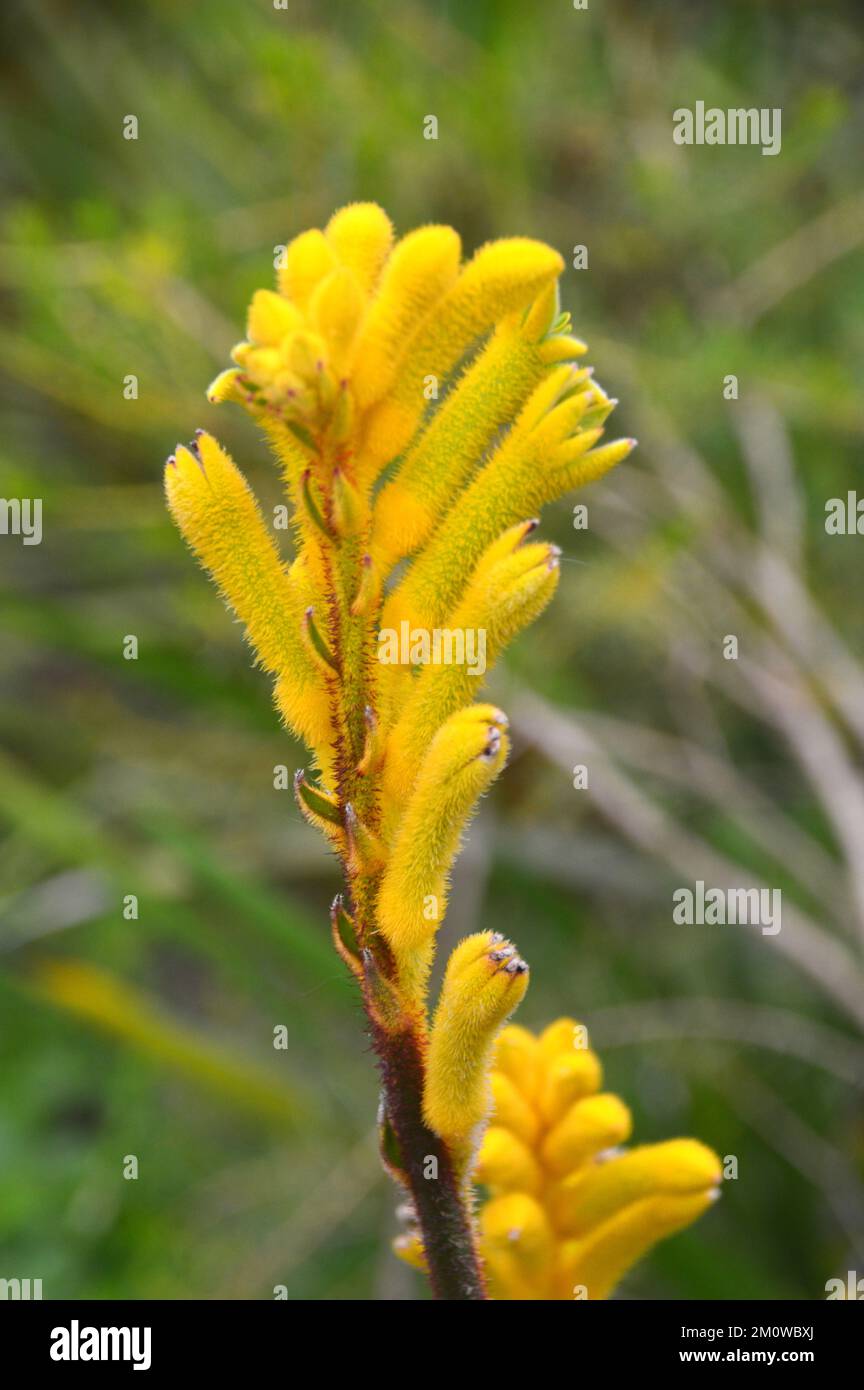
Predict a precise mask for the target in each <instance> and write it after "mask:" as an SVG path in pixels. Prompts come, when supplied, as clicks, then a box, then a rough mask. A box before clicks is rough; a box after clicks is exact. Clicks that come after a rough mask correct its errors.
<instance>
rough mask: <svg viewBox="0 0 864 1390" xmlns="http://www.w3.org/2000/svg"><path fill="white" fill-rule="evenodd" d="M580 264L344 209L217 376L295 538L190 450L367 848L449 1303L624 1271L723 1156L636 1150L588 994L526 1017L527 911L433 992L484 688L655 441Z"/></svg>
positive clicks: (325, 824) (369, 992) (611, 1281)
mask: <svg viewBox="0 0 864 1390" xmlns="http://www.w3.org/2000/svg"><path fill="white" fill-rule="evenodd" d="M563 269H564V262H563V259H562V257H561V256H560V255H559V253H558V252H557V251H556V250H555V249H554V248H552V247H551V246H547V245H545V244H544V243H542V242H540V241H535V240H531V239H529V238H526V237H512V238H509V239H505V240H499V241H492V242H490V243H488V244H487V245H485V246H482V247H480V249H479V250H478V251H477V252H476V253H475V254H474V255H473V257H470V258H469V259H467V260H466V261H465V262H464V263H463V260H462V244H461V241H460V238H459V236H458V234H457V233H456V232H455V231H454V230H453V229H452V228H450V227H446V226H438V225H430V226H425V227H420V228H418V229H416V230H415V231H411V232H409V233H408V234H407V235H406V236H403V237H402V238H400V239H396V238H395V234H394V230H393V226H392V224H391V222H390V219H389V218H388V216H387V214H386V213H385V212H384V211H383V210H382V209H381V208H379V207H378V206H377V205H376V204H374V203H368V202H358V203H352V204H351V205H349V206H348V207H345V208H341V209H339V210H337V211H336V212H335V213H334V214H333V216H332V217H331V218H330V220H329V221H328V222H327V225H326V227H324V228H313V229H311V230H308V231H304V232H301V233H300V234H299V235H297V236H295V237H294V238H293V240H290V241H289V242H288V243H287V246H286V248H285V251H284V255H283V258H282V262H281V264H280V266H279V269H278V272H277V278H276V283H275V285H273V286H272V287H269V288H262V289H259V290H256V292H255V293H254V295H253V296H252V300H251V303H250V305H249V310H248V313H247V316H246V337H245V339H244V340H243V341H242V342H240V343H238V344H237V346H236V347H235V348H234V350H233V352H232V354H231V359H232V360H231V362H230V364H227V365H226V368H225V370H224V371H222V372H221V373H220V374H219V375H218V376H217V377H216V379H215V381H214V382H213V383H212V384H211V386H210V387H209V390H208V398H209V399H210V400H211V401H212V402H214V403H230V404H232V405H240V406H241V408H242V409H244V410H245V411H247V412H248V413H249V414H250V415H251V417H252V418H253V420H254V421H255V423H256V424H257V425H258V427H259V428H260V430H261V432H262V433H263V435H264V438H265V440H266V442H267V444H268V446H269V449H270V451H271V452H272V454H273V456H274V460H275V463H276V467H277V470H278V473H279V475H280V480H281V484H282V488H283V492H284V496H285V499H286V503H287V514H288V520H289V522H290V526H291V536H292V540H293V554H292V557H291V559H290V562H289V560H288V559H287V558H286V557H285V556H283V554H282V553H281V550H280V546H279V544H278V539H279V537H278V533H277V532H275V530H271V528H270V527H269V526H268V525H267V524H266V522H265V515H264V513H263V512H262V509H261V507H260V506H259V504H258V502H257V501H256V499H255V497H254V495H253V492H252V490H251V488H250V487H249V485H248V483H247V481H246V479H245V478H244V477H243V475H242V473H241V472H240V470H239V469H238V468H237V467H236V465H235V464H234V462H233V461H232V460H231V459H230V458H229V456H228V455H227V454H226V453H225V451H224V450H223V449H222V448H221V446H220V445H219V444H218V443H217V441H216V440H215V439H214V438H213V437H212V436H211V435H209V434H207V433H204V432H203V431H199V432H198V433H197V434H196V436H195V439H194V441H193V443H192V444H190V445H189V446H188V447H184V446H180V447H178V448H177V449H176V451H175V453H174V454H173V455H172V456H171V458H170V459H169V460H168V464H167V466H166V469H165V493H166V498H167V502H168V507H169V510H170V512H171V515H172V517H173V519H174V521H175V522H176V523H177V526H178V527H179V529H180V531H181V533H182V535H183V536H184V538H185V540H186V541H187V543H188V545H189V547H190V548H191V550H192V551H193V553H194V555H195V556H196V558H197V559H198V561H199V562H200V563H201V565H202V566H203V567H204V569H205V570H207V572H208V573H209V574H210V576H211V577H212V579H213V581H214V582H215V584H216V586H217V588H218V590H219V592H220V594H221V596H222V598H223V599H224V601H225V603H226V605H227V606H228V607H229V608H230V609H231V611H232V612H233V613H234V614H235V615H236V617H237V619H238V620H239V622H240V623H241V624H242V627H243V629H244V631H245V634H246V638H247V640H248V642H249V644H250V646H251V647H252V649H253V651H254V653H255V659H256V661H257V662H258V663H259V664H260V665H261V666H262V667H263V668H264V669H265V670H266V671H267V672H268V674H269V675H270V676H271V678H272V681H273V694H274V699H275V702H276V705H277V708H278V710H279V713H280V714H281V716H282V719H283V720H284V722H285V724H286V726H287V728H288V729H290V730H291V731H292V732H293V733H294V734H296V735H297V736H299V737H300V738H301V739H303V740H304V741H305V742H306V744H307V745H308V746H309V748H310V749H311V752H312V755H313V757H314V763H315V770H314V772H313V771H310V772H309V774H308V775H307V773H306V772H305V771H300V772H298V773H297V775H296V778H295V782H294V792H295V797H296V802H297V807H298V810H299V812H300V814H301V815H302V816H303V817H304V818H305V819H306V820H307V821H308V822H309V823H310V824H312V825H313V826H314V827H315V828H316V829H317V830H319V831H320V832H321V833H322V835H323V836H324V837H325V840H326V842H327V844H328V846H329V848H330V849H331V850H332V851H333V853H334V854H335V855H336V856H337V857H338V859H339V861H340V863H341V868H342V872H343V876H344V885H345V891H344V893H340V894H339V895H337V897H336V898H335V900H334V902H333V904H332V907H331V911H330V928H331V935H332V939H333V945H334V949H335V951H336V953H337V954H338V956H339V957H340V958H341V960H342V961H343V962H344V964H345V966H346V967H347V969H348V971H349V973H350V977H351V980H352V981H353V982H355V984H356V988H357V990H358V992H359V995H360V997H361V999H362V1004H363V1008H364V1010H365V1014H366V1019H367V1024H368V1031H369V1035H370V1038H371V1041H372V1045H373V1047H374V1049H375V1052H376V1054H377V1058H378V1062H379V1065H380V1072H381V1086H382V1095H381V1104H380V1111H379V1135H380V1145H381V1155H382V1162H383V1163H384V1165H385V1167H386V1169H387V1171H388V1172H389V1173H390V1174H391V1176H392V1177H393V1179H394V1181H395V1182H396V1183H397V1184H398V1185H399V1188H400V1192H401V1194H402V1197H401V1210H402V1214H403V1230H402V1234H401V1236H400V1237H399V1238H398V1240H397V1242H396V1247H395V1248H396V1250H397V1253H398V1254H399V1255H400V1256H401V1257H402V1258H403V1259H405V1260H407V1261H408V1263H410V1264H411V1265H412V1266H413V1267H414V1268H416V1269H418V1270H423V1271H424V1273H425V1274H426V1275H428V1278H429V1279H430V1281H431V1284H432V1288H433V1291H434V1293H435V1295H436V1296H437V1297H439V1298H442V1299H460V1300H467V1299H470V1300H475V1299H484V1298H487V1297H495V1298H504V1299H510V1298H513V1299H534V1298H538V1299H539V1298H554V1299H564V1298H567V1299H570V1298H573V1297H582V1296H584V1297H588V1298H605V1297H607V1296H608V1295H609V1293H610V1292H611V1291H612V1290H613V1288H614V1287H615V1285H616V1283H617V1281H618V1280H619V1279H620V1278H621V1277H622V1276H623V1275H624V1274H625V1273H626V1271H627V1269H628V1268H629V1267H630V1265H631V1264H632V1263H633V1261H634V1260H636V1259H637V1258H639V1257H640V1256H641V1254H643V1253H644V1252H645V1251H646V1250H647V1249H649V1248H650V1246H651V1245H652V1244H653V1243H654V1242H655V1241H656V1240H658V1239H660V1238H662V1237H663V1236H666V1235H668V1234H670V1233H671V1232H672V1231H675V1230H678V1229H681V1228H682V1227H683V1226H684V1225H686V1224H688V1223H689V1222H690V1221H692V1220H694V1219H695V1218H696V1217H697V1216H698V1215H699V1214H700V1213H701V1212H702V1211H704V1210H705V1209H706V1208H707V1207H708V1206H709V1205H710V1203H711V1201H713V1199H714V1196H715V1195H716V1190H717V1183H718V1181H719V1160H718V1159H717V1157H716V1155H714V1154H713V1153H712V1152H711V1150H709V1149H706V1148H705V1147H704V1146H703V1145H701V1144H698V1143H697V1142H696V1141H695V1140H690V1139H673V1140H670V1141H668V1142H666V1143H660V1144H647V1145H642V1146H641V1147H637V1148H632V1149H629V1150H626V1149H623V1148H622V1146H624V1145H626V1143H627V1141H628V1139H629V1136H630V1130H631V1117H630V1112H629V1110H628V1109H627V1107H626V1105H625V1104H624V1103H623V1101H622V1100H620V1099H619V1098H618V1097H617V1096H616V1095H614V1094H612V1093H610V1092H608V1091H604V1090H603V1089H602V1068H601V1066H600V1062H599V1059H598V1058H597V1056H596V1055H595V1053H594V1052H592V1051H591V1049H590V1048H589V1047H588V1046H587V1039H586V1038H585V1037H584V1030H583V1029H580V1027H579V1025H577V1024H576V1023H575V1022H574V1021H573V1020H572V1019H559V1020H558V1021H557V1022H556V1023H554V1024H552V1025H551V1026H550V1027H549V1028H547V1029H546V1030H545V1031H544V1032H543V1033H542V1034H541V1035H540V1036H539V1037H536V1036H535V1035H534V1034H532V1033H530V1032H528V1030H527V1029H525V1028H521V1027H519V1026H518V1025H514V1024H509V1025H508V1026H506V1027H504V1024H505V1022H506V1020H507V1019H508V1018H509V1016H510V1015H511V1014H512V1012H513V1010H514V1009H515V1008H516V1007H517V1005H518V1004H519V1003H520V1001H521V1000H522V998H523V996H524V994H525V991H526V989H527V985H528V980H529V970H528V966H527V964H526V963H525V960H524V959H523V958H522V956H521V955H520V954H519V952H518V951H517V949H516V947H515V946H513V945H512V944H511V943H510V942H508V941H506V940H505V939H504V938H503V936H502V935H501V934H500V933H498V932H495V931H479V932H476V933H475V934H473V935H471V936H469V937H468V938H467V939H466V940H464V941H462V942H460V944H459V945H457V946H456V948H455V950H453V952H452V954H451V955H450V958H449V961H448V963H447V967H446V971H445V973H444V980H443V984H442V986H441V990H440V994H439V996H438V999H437V1001H435V1002H433V1004H432V1006H431V1008H427V991H428V986H429V979H430V970H431V966H432V963H433V959H434V954H435V949H436V943H437V940H438V939H439V931H440V928H441V926H442V923H443V921H444V918H445V913H446V909H447V899H448V893H449V877H450V871H451V868H452V865H453V862H454V859H455V857H456V854H457V852H458V849H459V844H460V841H461V838H462V835H463V833H464V831H465V827H466V825H467V824H468V822H469V821H470V819H471V817H472V815H473V814H474V813H475V811H476V808H477V805H478V802H479V800H480V798H481V797H482V796H483V795H484V794H485V793H486V792H487V791H489V789H490V787H491V786H492V783H493V782H494V781H495V779H496V777H497V776H498V774H499V773H500V772H501V770H502V768H503V767H504V764H505V762H506V760H507V756H508V752H509V738H508V729H507V719H506V716H505V715H504V714H503V713H502V712H501V710H499V709H497V708H496V707H495V706H494V705H491V704H481V703H478V695H479V692H480V686H481V684H482V681H483V679H484V677H485V675H486V674H487V672H488V670H489V669H490V668H491V666H492V665H494V663H495V662H496V661H498V660H499V659H500V657H501V656H502V654H503V652H504V651H505V649H506V648H507V646H508V645H509V644H510V643H511V642H513V641H514V640H515V639H516V638H517V637H518V635H519V633H520V632H521V631H522V630H523V628H525V627H526V626H527V625H528V624H529V623H530V622H532V621H533V620H534V619H535V618H537V617H538V616H539V614H540V613H541V612H542V610H543V609H544V607H545V606H546V604H547V603H549V602H550V601H551V599H552V597H553V596H554V594H555V591H556V587H557V584H558V580H559V568H560V566H559V559H560V553H559V551H558V549H557V547H556V546H553V545H550V544H548V543H546V542H544V541H543V540H542V539H541V538H540V537H539V536H538V535H537V534H536V533H537V530H538V527H539V524H540V522H539V514H540V511H541V509H542V507H543V506H544V505H545V504H546V503H548V502H554V501H555V500H556V499H558V498H559V497H562V496H563V495H564V494H565V493H567V492H568V491H570V490H571V489H572V488H574V487H577V486H581V485H582V484H584V483H588V482H592V481H594V480H596V479H598V478H600V477H602V476H604V475H605V474H606V473H607V472H608V471H609V469H611V468H613V467H614V466H615V465H616V464H617V463H619V462H621V461H622V460H623V459H624V458H626V457H627V455H628V454H629V453H630V451H631V449H632V448H633V446H634V444H635V441H634V440H631V439H619V440H614V441H612V442H607V441H606V439H605V427H606V424H607V422H608V419H609V417H610V415H611V413H612V411H613V410H614V408H615V405H616V401H615V399H614V398H613V397H611V396H610V395H608V394H607V392H606V391H604V389H603V388H602V386H600V384H599V383H598V382H597V381H596V379H595V377H594V375H593V370H592V368H591V367H590V366H586V365H583V363H582V359H583V357H584V355H585V353H586V351H587V349H586V345H585V344H584V343H583V342H582V341H581V339H580V338H579V337H578V336H576V335H575V334H574V332H573V328H572V325H571V322H570V315H569V313H568V312H566V311H563V310H562V308H561V303H560V296H559V278H560V275H561V272H562V270H563ZM280 525H281V523H280ZM472 653H473V655H472ZM463 658H464V659H463ZM303 761H304V762H306V761H307V760H306V759H304V760H303ZM430 1015H431V1023H430ZM493 1059H494V1060H493ZM433 1177H434V1181H432V1180H431V1179H432V1178H433ZM478 1185H480V1186H482V1187H483V1188H485V1194H484V1197H483V1201H482V1202H481V1203H480V1204H479V1209H478V1204H477V1202H476V1200H475V1194H474V1188H475V1187H476V1186H478ZM577 1290H578V1291H581V1292H574V1291H577Z"/></svg>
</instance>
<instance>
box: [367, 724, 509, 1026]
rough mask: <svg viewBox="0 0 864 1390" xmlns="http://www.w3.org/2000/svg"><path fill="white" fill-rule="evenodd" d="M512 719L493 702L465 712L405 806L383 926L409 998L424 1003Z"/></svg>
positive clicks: (446, 729) (448, 727)
mask: <svg viewBox="0 0 864 1390" xmlns="http://www.w3.org/2000/svg"><path fill="white" fill-rule="evenodd" d="M506 728H507V720H506V718H505V716H504V715H503V714H502V713H501V711H500V710H498V709H495V707H494V706H493V705H474V706H472V707H471V708H470V709H465V710H460V711H458V712H457V713H456V714H454V715H452V716H451V718H450V719H448V720H447V721H446V723H445V724H443V725H442V727H441V728H440V729H439V731H438V733H437V734H436V735H435V738H434V739H433V740H432V743H431V745H430V747H429V751H428V753H427V754H426V757H425V758H424V759H423V761H422V763H421V766H420V771H419V773H418V775H417V780H416V783H415V785H414V789H413V791H412V793H411V796H410V797H409V799H408V802H407V804H406V806H405V808H404V813H403V816H402V820H401V823H400V826H399V831H398V833H397V835H396V838H395V840H394V842H393V846H392V849H391V852H390V856H389V860H388V863H387V865H386V867H385V869H384V873H383V877H382V879H381V887H380V892H379V896H378V912H377V917H378V928H379V930H380V931H381V933H382V935H383V936H384V937H385V938H386V940H387V942H388V944H389V946H390V948H391V950H392V952H393V955H394V957H395V960H396V963H397V965H398V969H399V975H400V980H401V983H402V985H403V988H404V992H405V998H406V1002H407V1003H408V1004H409V1005H410V1007H412V1008H413V1007H417V1006H419V1004H420V1003H421V1002H422V998H423V992H424V988H425V983H426V977H427V975H428V973H429V967H430V965H431V963H432V951H433V948H434V940H435V934H436V932H437V931H438V928H439V927H440V925H441V922H442V921H443V919H444V913H445V910H446V906H447V875H448V873H449V870H450V866H451V864H452V862H453V859H454V857H455V854H456V850H457V848H458V845H459V840H460V837H461V835H462V832H463V830H464V827H465V822H466V821H467V819H468V817H469V816H470V815H471V813H472V811H473V810H474V807H475V805H476V803H477V800H478V798H479V797H480V796H481V795H482V793H483V792H484V791H486V790H487V788H488V787H489V785H490V784H491V782H492V781H493V779H494V778H495V777H496V776H497V775H498V773H499V772H500V771H501V768H502V767H503V766H504V763H505V761H506V759H507V752H508V749H509V746H510V745H509V740H508V738H507V733H506Z"/></svg>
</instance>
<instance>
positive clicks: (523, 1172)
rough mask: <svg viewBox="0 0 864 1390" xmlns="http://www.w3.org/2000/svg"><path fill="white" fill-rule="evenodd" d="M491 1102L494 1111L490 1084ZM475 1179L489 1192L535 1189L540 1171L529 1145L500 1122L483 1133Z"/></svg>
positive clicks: (536, 1188) (539, 1186) (495, 1104)
mask: <svg viewBox="0 0 864 1390" xmlns="http://www.w3.org/2000/svg"><path fill="white" fill-rule="evenodd" d="M493 1102H494V1107H495V1113H496V1115H497V1114H498V1113H499V1112H498V1100H497V1093H496V1091H495V1088H494V1086H493ZM474 1178H475V1181H477V1182H480V1183H483V1185H484V1187H489V1188H491V1189H492V1191H493V1192H531V1193H534V1192H539V1191H540V1188H541V1187H542V1185H543V1172H542V1169H541V1168H540V1164H539V1163H538V1162H537V1159H536V1158H535V1157H534V1154H533V1153H532V1151H531V1149H530V1147H529V1145H528V1144H527V1143H525V1142H524V1140H522V1139H520V1138H519V1137H518V1136H517V1135H516V1134H514V1133H513V1131H512V1130H511V1129H509V1128H505V1127H504V1125H503V1124H501V1125H492V1126H490V1128H489V1129H487V1131H486V1133H485V1134H484V1135H483V1142H482V1144H481V1145H480V1152H479V1154H478V1156H477V1167H476V1168H475V1170H474Z"/></svg>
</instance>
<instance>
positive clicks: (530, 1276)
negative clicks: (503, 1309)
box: [480, 1192, 554, 1299]
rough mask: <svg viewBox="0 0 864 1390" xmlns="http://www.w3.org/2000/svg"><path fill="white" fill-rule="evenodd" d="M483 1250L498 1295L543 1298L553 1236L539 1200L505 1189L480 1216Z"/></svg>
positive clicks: (551, 1261)
mask: <svg viewBox="0 0 864 1390" xmlns="http://www.w3.org/2000/svg"><path fill="white" fill-rule="evenodd" d="M480 1229H481V1233H482V1249H483V1254H484V1256H485V1258H486V1260H487V1262H488V1264H489V1267H490V1271H491V1273H492V1279H493V1286H495V1287H496V1292H497V1293H498V1296H499V1297H504V1298H509V1299H526V1298H530V1299H537V1298H543V1297H544V1296H545V1294H546V1291H547V1289H548V1288H549V1287H550V1285H551V1281H552V1266H553V1258H554V1236H553V1233H552V1229H551V1227H550V1225H549V1222H548V1221H547V1219H546V1214H545V1212H544V1210H543V1208H542V1206H541V1205H540V1203H539V1202H537V1201H535V1200H534V1199H533V1198H532V1197H530V1196H528V1195H527V1194H525V1193H517V1192H513V1193H508V1194H507V1195H505V1196H502V1197H495V1198H493V1200H492V1201H491V1202H487V1204H486V1206H485V1207H484V1208H483V1211H482V1212H481V1216H480Z"/></svg>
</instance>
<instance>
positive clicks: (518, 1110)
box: [492, 1026, 540, 1148]
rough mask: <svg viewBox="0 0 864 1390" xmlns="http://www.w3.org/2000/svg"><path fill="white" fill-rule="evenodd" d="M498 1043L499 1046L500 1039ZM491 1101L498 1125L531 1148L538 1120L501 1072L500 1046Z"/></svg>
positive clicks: (493, 1073) (534, 1141)
mask: <svg viewBox="0 0 864 1390" xmlns="http://www.w3.org/2000/svg"><path fill="white" fill-rule="evenodd" d="M512 1031H514V1029H513V1027H512V1026H511V1027H509V1028H505V1029H504V1032H505V1033H510V1032H512ZM520 1031H524V1030H520ZM501 1036H502V1037H503V1036H504V1034H503V1033H502V1035H501ZM527 1036H528V1037H530V1036H531V1035H530V1034H527ZM498 1041H499V1045H500V1038H499V1040H498ZM492 1101H493V1108H494V1111H495V1116H496V1119H497V1121H498V1124H499V1125H503V1127H504V1128H505V1129H509V1130H510V1131H511V1133H512V1134H514V1135H515V1136H516V1138H517V1139H521V1140H522V1142H523V1143H524V1144H527V1145H528V1147H529V1148H533V1147H534V1146H535V1144H536V1143H537V1137H538V1135H539V1133H540V1118H539V1116H538V1114H537V1112H536V1110H535V1109H534V1107H533V1105H531V1104H530V1102H529V1101H528V1099H527V1098H526V1096H525V1095H524V1094H523V1092H522V1090H520V1088H519V1086H517V1084H516V1082H515V1081H512V1080H511V1079H510V1077H509V1076H508V1075H507V1073H506V1072H505V1071H504V1070H502V1066H501V1052H500V1046H499V1047H496V1053H495V1070H494V1071H493V1072H492Z"/></svg>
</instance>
